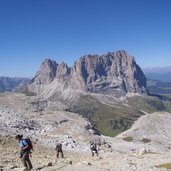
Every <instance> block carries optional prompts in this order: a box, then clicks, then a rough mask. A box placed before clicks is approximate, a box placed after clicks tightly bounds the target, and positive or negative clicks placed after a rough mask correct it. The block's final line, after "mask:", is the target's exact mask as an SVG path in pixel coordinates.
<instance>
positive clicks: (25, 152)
mask: <svg viewBox="0 0 171 171" xmlns="http://www.w3.org/2000/svg"><path fill="white" fill-rule="evenodd" d="M15 139H16V140H18V142H19V146H20V149H21V150H20V158H21V161H22V163H23V165H24V167H26V168H27V169H28V170H31V169H32V168H33V166H32V163H31V161H30V150H31V149H32V144H31V142H29V141H30V140H27V139H24V138H23V135H16V137H15Z"/></svg>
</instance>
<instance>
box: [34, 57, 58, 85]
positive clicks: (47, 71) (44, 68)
mask: <svg viewBox="0 0 171 171" xmlns="http://www.w3.org/2000/svg"><path fill="white" fill-rule="evenodd" d="M57 67H58V64H57V63H56V62H55V61H54V60H51V59H48V58H47V59H45V60H44V61H43V62H42V64H41V65H40V69H39V71H37V72H36V74H35V76H34V78H33V79H32V81H31V83H36V84H37V85H43V84H50V83H51V82H52V81H53V80H54V78H55V77H56V70H57Z"/></svg>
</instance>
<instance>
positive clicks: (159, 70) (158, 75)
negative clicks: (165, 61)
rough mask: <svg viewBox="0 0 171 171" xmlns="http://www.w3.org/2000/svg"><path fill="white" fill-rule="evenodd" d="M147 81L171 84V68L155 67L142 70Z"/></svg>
mask: <svg viewBox="0 0 171 171" xmlns="http://www.w3.org/2000/svg"><path fill="white" fill-rule="evenodd" d="M142 70H143V72H144V74H145V76H146V78H147V79H152V80H159V81H164V82H171V67H153V68H143V69H142Z"/></svg>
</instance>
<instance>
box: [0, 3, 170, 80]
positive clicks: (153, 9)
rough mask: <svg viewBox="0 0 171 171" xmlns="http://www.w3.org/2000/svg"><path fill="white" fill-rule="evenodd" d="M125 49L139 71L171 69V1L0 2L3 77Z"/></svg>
mask: <svg viewBox="0 0 171 171" xmlns="http://www.w3.org/2000/svg"><path fill="white" fill-rule="evenodd" d="M121 49H124V50H126V51H127V52H128V53H129V54H131V55H133V56H134V57H135V59H136V62H137V63H138V64H139V66H140V67H154V66H161V67H163V66H170V65H171V0H0V76H10V77H15V76H19V77H33V76H34V74H35V72H36V71H37V70H38V69H39V66H40V64H41V63H42V62H43V60H44V59H45V58H51V59H54V60H55V61H56V62H57V63H61V62H63V61H64V62H66V63H67V64H68V65H69V66H72V65H73V63H74V61H75V60H76V59H78V58H79V57H80V56H82V55H86V54H103V53H106V52H108V51H117V50H121Z"/></svg>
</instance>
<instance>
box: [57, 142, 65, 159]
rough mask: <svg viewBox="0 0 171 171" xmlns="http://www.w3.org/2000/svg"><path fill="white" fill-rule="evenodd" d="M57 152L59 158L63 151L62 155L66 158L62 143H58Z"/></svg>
mask: <svg viewBox="0 0 171 171" xmlns="http://www.w3.org/2000/svg"><path fill="white" fill-rule="evenodd" d="M55 150H56V152H57V158H59V153H61V157H62V158H64V154H63V151H62V144H61V143H59V142H58V143H57V144H56V148H55Z"/></svg>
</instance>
